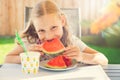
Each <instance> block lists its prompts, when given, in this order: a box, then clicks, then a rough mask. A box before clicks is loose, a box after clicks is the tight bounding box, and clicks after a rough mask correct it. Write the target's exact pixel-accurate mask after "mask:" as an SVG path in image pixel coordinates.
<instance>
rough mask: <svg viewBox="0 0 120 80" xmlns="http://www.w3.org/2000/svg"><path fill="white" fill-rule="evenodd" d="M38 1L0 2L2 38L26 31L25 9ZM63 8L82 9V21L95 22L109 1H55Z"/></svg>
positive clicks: (17, 0) (5, 0)
mask: <svg viewBox="0 0 120 80" xmlns="http://www.w3.org/2000/svg"><path fill="white" fill-rule="evenodd" d="M37 1H38V0H0V36H5V35H7V36H12V35H14V33H15V30H23V29H24V20H25V19H24V18H25V16H24V14H25V7H31V6H33V5H34V4H35V3H36V2H37ZM54 1H55V2H56V3H57V4H58V5H59V6H60V7H61V8H80V9H81V20H94V19H96V18H97V17H98V16H99V15H100V11H101V8H103V6H104V5H105V3H106V2H107V1H108V0H54Z"/></svg>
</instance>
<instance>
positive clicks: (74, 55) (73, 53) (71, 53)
mask: <svg viewBox="0 0 120 80" xmlns="http://www.w3.org/2000/svg"><path fill="white" fill-rule="evenodd" d="M63 55H65V56H67V57H69V58H71V59H76V60H77V59H78V58H79V56H80V49H79V48H78V47H76V46H70V47H67V48H66V49H65V52H64V53H63Z"/></svg>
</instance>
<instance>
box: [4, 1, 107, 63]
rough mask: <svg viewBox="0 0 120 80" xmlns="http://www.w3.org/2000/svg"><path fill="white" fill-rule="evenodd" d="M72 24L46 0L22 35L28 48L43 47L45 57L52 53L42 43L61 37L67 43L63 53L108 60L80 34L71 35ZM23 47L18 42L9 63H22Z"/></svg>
mask: <svg viewBox="0 0 120 80" xmlns="http://www.w3.org/2000/svg"><path fill="white" fill-rule="evenodd" d="M68 28H69V26H68V24H67V20H66V18H65V15H64V14H63V13H62V12H61V11H60V9H59V8H58V7H57V5H56V4H55V3H54V2H52V1H50V0H42V1H40V2H39V3H37V4H36V6H35V7H34V8H33V11H32V15H31V18H30V21H29V23H28V26H27V27H26V29H25V31H24V32H23V33H22V35H21V38H22V40H23V42H24V43H25V46H26V48H27V49H28V51H39V52H40V53H41V54H42V56H41V60H46V59H49V57H50V56H47V55H45V54H44V53H42V52H41V44H42V43H43V42H44V41H46V40H52V39H53V38H59V39H60V40H61V42H62V43H63V45H64V46H65V47H66V49H65V52H64V53H63V55H65V56H67V57H69V58H71V59H76V61H78V62H83V63H86V64H100V65H107V64H108V60H107V58H106V57H105V56H104V55H103V54H102V53H100V52H98V51H96V50H94V49H91V48H90V47H88V46H87V45H86V44H84V43H83V42H82V41H81V40H80V39H79V38H77V37H75V36H73V35H71V34H70V33H69V31H68ZM56 46H57V45H56ZM23 51H24V50H23V48H22V47H21V46H20V45H19V43H18V44H17V45H16V47H15V48H14V49H13V50H12V51H11V52H9V54H8V55H7V56H6V59H5V63H21V62H20V56H19V55H20V53H22V52H23Z"/></svg>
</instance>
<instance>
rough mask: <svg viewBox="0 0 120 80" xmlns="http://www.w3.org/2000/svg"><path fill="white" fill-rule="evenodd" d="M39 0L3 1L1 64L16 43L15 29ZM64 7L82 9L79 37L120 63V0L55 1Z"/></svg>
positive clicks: (0, 5) (22, 24)
mask: <svg viewBox="0 0 120 80" xmlns="http://www.w3.org/2000/svg"><path fill="white" fill-rule="evenodd" d="M37 1H39V0H0V64H3V62H4V58H5V56H6V55H7V54H8V52H9V51H11V50H12V49H13V47H14V45H15V43H14V38H15V30H18V31H22V30H23V29H24V28H25V25H26V23H25V22H26V20H27V19H26V17H29V15H28V13H29V10H28V11H27V10H26V9H28V8H31V7H33V5H34V4H35V3H36V2H37ZM54 1H55V2H56V3H57V4H58V6H60V8H67V9H68V8H69V9H71V8H72V9H73V8H80V19H79V21H78V22H79V25H80V26H78V27H79V29H80V32H77V33H80V34H79V35H78V37H79V38H80V39H81V40H82V41H84V42H85V43H86V44H87V45H88V46H90V47H92V48H94V49H96V50H98V51H100V52H102V53H103V54H105V56H106V57H107V58H108V59H109V64H120V59H119V56H120V18H119V17H120V0H69V1H68V0H54Z"/></svg>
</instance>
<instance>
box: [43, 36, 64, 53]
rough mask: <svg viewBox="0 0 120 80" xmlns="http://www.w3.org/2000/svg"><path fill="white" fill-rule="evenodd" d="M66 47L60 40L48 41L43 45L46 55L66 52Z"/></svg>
mask: <svg viewBox="0 0 120 80" xmlns="http://www.w3.org/2000/svg"><path fill="white" fill-rule="evenodd" d="M64 49H65V47H64V45H63V44H62V42H61V41H60V40H59V39H58V38H54V39H52V40H47V41H45V42H44V43H43V45H42V51H43V52H44V53H46V54H58V53H62V52H63V51H64Z"/></svg>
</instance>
